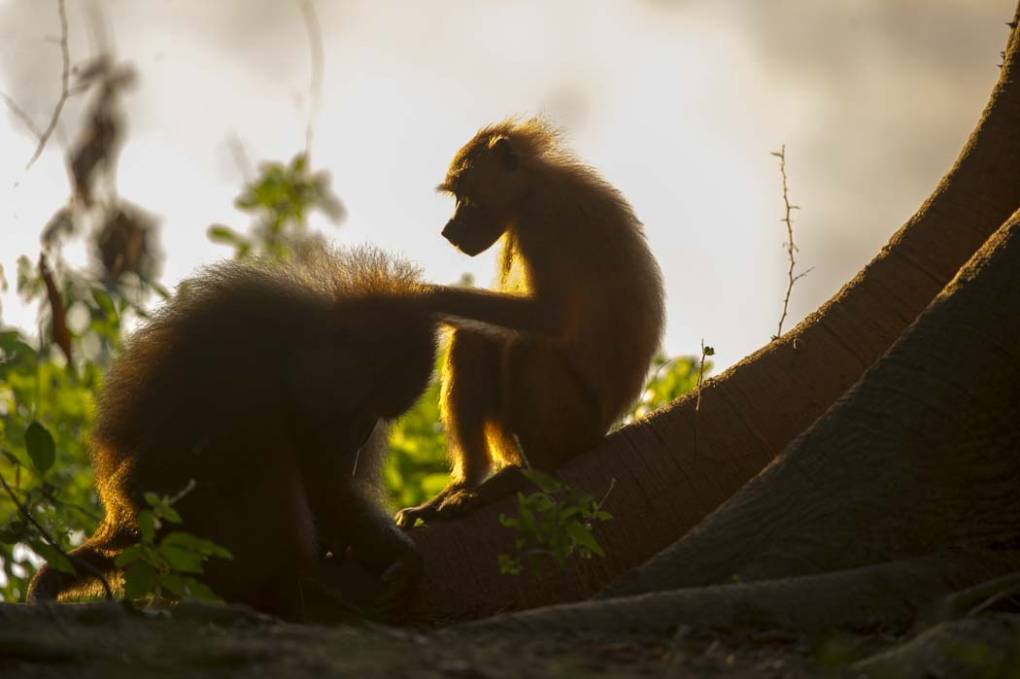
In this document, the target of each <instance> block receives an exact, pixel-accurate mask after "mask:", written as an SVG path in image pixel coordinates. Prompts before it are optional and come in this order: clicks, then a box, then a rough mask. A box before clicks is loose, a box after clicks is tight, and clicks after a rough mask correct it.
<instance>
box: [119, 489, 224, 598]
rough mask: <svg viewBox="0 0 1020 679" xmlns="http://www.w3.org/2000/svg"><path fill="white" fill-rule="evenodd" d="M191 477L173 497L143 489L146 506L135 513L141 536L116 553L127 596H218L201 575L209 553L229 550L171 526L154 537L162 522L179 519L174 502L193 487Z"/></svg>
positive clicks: (178, 521) (173, 521)
mask: <svg viewBox="0 0 1020 679" xmlns="http://www.w3.org/2000/svg"><path fill="white" fill-rule="evenodd" d="M194 485H195V484H194V481H192V482H191V483H189V484H188V487H187V488H185V489H184V490H183V491H181V492H180V493H179V494H178V495H177V496H175V497H172V498H170V497H166V496H162V497H161V496H159V495H156V494H155V493H145V502H146V504H148V505H149V509H143V510H142V511H140V512H139V513H138V531H139V534H140V537H141V539H140V540H139V542H138V543H137V544H135V545H132V546H131V547H128V548H127V549H125V550H124V551H123V552H121V553H120V554H119V555H117V559H116V564H117V565H118V566H120V567H121V568H123V569H124V595H125V597H127V598H128V599H131V600H134V599H141V598H146V597H154V598H156V599H161V598H164V597H166V596H170V597H171V598H175V597H178V598H185V597H187V598H191V599H201V600H205V601H220V600H221V599H220V598H219V597H218V596H216V594H215V593H214V592H213V591H212V590H211V589H209V587H207V586H206V585H204V584H202V583H201V582H200V581H199V580H198V579H196V578H195V576H196V575H201V574H202V572H203V570H204V565H205V562H206V560H207V559H209V558H210V557H213V556H215V557H219V558H221V559H232V558H233V556H232V555H231V554H230V552H229V551H228V550H226V549H224V548H223V547H220V546H219V545H217V544H216V543H214V542H211V541H209V540H205V539H202V538H199V537H195V536H194V535H191V534H190V533H185V532H184V531H180V530H175V531H170V532H168V533H166V534H165V535H163V537H162V538H160V539H159V541H158V542H157V540H156V537H157V535H159V531H160V529H161V528H162V526H163V524H164V523H174V524H177V523H180V522H181V516H180V514H178V513H177V510H175V509H174V507H173V505H174V503H175V502H176V501H177V500H179V499H180V498H182V497H183V496H184V495H185V494H187V493H188V492H190V491H191V489H192V488H194Z"/></svg>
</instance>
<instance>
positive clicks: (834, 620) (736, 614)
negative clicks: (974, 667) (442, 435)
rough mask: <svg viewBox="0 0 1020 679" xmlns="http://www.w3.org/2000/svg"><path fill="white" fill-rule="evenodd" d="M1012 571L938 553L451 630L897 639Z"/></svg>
mask: <svg viewBox="0 0 1020 679" xmlns="http://www.w3.org/2000/svg"><path fill="white" fill-rule="evenodd" d="M1018 566H1020V552H1017V551H1015V550H1014V551H1005V550H1000V551H984V552H978V553H956V554H954V553H947V554H941V555H937V556H933V557H927V558H923V559H914V560H905V561H895V562H890V563H883V564H880V565H876V566H868V567H864V568H857V569H851V570H844V571H836V572H833V573H824V574H821V575H808V576H802V577H796V578H780V579H775V580H766V581H763V582H749V583H748V582H738V583H726V584H719V585H712V586H708V587H694V588H690V589H677V590H673V591H670V592H654V593H650V594H640V595H634V596H626V597H620V598H617V599H612V600H609V601H598V600H592V601H584V602H580V603H572V604H562V605H559V606H547V607H544V608H538V609H534V610H529V611H520V612H517V613H509V614H505V615H497V616H494V617H491V618H486V619H485V620H478V621H475V622H471V623H467V624H464V625H460V626H458V627H456V628H454V629H456V630H458V631H459V632H472V633H473V632H485V633H490V632H491V633H496V634H526V635H534V636H543V635H544V636H546V637H554V636H557V635H563V634H579V635H590V634H596V635H600V634H601V635H625V634H637V635H669V634H673V633H675V632H676V631H677V629H678V628H680V627H682V626H688V627H691V628H695V629H699V628H700V629H704V628H716V629H718V628H730V629H733V628H739V629H762V630H765V629H768V630H775V629H780V630H793V631H797V632H817V631H821V630H826V629H832V628H854V629H863V630H871V629H874V628H875V627H881V628H882V630H884V631H886V632H903V631H905V630H906V629H907V628H909V627H910V625H911V624H912V623H913V622H914V621H915V619H916V616H917V613H918V611H919V610H923V609H925V608H926V607H928V606H930V605H931V604H932V602H933V601H936V600H938V599H942V598H944V597H947V596H949V595H951V594H952V593H953V592H955V591H957V590H959V589H961V588H965V587H968V586H970V585H972V584H974V583H975V582H979V581H983V580H986V579H988V578H994V577H996V576H999V575H1001V574H1003V573H1006V572H1009V571H1012V570H1014V569H1016V568H1017V567H1018Z"/></svg>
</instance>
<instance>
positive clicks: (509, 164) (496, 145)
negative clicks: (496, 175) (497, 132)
mask: <svg viewBox="0 0 1020 679" xmlns="http://www.w3.org/2000/svg"><path fill="white" fill-rule="evenodd" d="M491 148H492V152H493V153H495V154H496V156H497V157H498V158H499V160H500V162H502V163H503V167H504V168H506V169H507V170H509V171H510V172H513V171H514V170H516V169H517V166H518V165H520V157H519V156H518V155H517V149H515V148H514V145H513V144H512V143H510V140H509V139H507V138H506V137H499V138H498V139H496V141H494V142H492V146H491Z"/></svg>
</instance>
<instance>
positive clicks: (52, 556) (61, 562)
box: [28, 540, 74, 575]
mask: <svg viewBox="0 0 1020 679" xmlns="http://www.w3.org/2000/svg"><path fill="white" fill-rule="evenodd" d="M28 544H29V545H30V546H31V547H32V551H33V552H35V553H36V554H38V555H39V556H41V557H42V558H44V559H46V563H48V564H49V565H50V566H52V567H53V568H56V569H57V570H58V571H60V572H61V573H67V574H68V575H74V566H72V565H71V561H70V560H69V559H68V558H67V557H66V556H64V555H63V554H61V553H60V552H59V551H57V550H56V549H54V548H53V547H50V546H49V545H48V544H46V543H45V542H43V541H42V540H32V541H30V542H29V543H28Z"/></svg>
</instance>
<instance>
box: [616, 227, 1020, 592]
mask: <svg viewBox="0 0 1020 679" xmlns="http://www.w3.org/2000/svg"><path fill="white" fill-rule="evenodd" d="M1018 485H1020V209H1018V210H1017V211H1016V212H1015V213H1014V214H1013V216H1012V217H1011V218H1010V219H1009V220H1008V221H1007V222H1006V223H1005V224H1003V226H1002V227H1001V228H1000V229H999V230H998V231H997V232H996V233H995V235H994V236H992V238H990V239H989V240H988V242H987V243H986V244H985V245H984V246H983V247H982V248H981V250H979V251H978V253H977V254H976V255H975V256H974V257H973V258H972V259H971V261H970V262H969V263H968V265H967V266H966V267H964V269H963V270H961V271H960V273H959V275H958V276H957V277H956V278H955V279H954V281H953V282H952V283H951V284H950V285H949V286H948V287H947V288H946V290H945V291H943V292H942V293H941V294H940V295H939V296H938V298H936V300H935V301H934V302H933V303H932V305H931V307H930V308H929V309H928V310H927V311H926V312H925V313H924V314H923V315H922V316H921V317H920V318H919V319H918V320H917V322H916V323H915V324H914V325H913V326H911V328H910V329H909V330H908V331H907V332H906V333H904V335H903V337H902V338H901V339H900V340H899V341H898V342H897V343H896V344H895V345H894V346H893V347H892V349H890V351H889V353H888V354H886V355H885V356H884V357H882V358H881V359H880V360H879V361H878V362H877V363H876V364H875V365H874V366H872V368H871V369H869V370H868V372H867V373H866V374H865V376H864V377H863V378H862V380H861V381H860V382H859V383H858V384H857V385H855V386H854V388H853V389H852V390H850V391H849V392H848V393H847V394H846V395H845V396H843V397H842V398H841V399H840V400H839V401H838V402H837V403H836V405H834V406H833V407H832V409H830V410H829V412H828V413H826V415H825V416H824V417H823V418H821V419H820V420H819V421H818V422H816V423H815V424H814V426H812V427H811V428H810V429H808V430H807V431H806V432H804V434H802V435H801V436H799V437H798V438H797V439H796V440H795V441H794V442H793V443H792V444H790V446H789V447H788V448H787V449H786V450H785V451H784V452H783V454H782V455H781V456H780V457H779V459H777V460H776V461H775V462H774V463H773V464H772V465H771V466H770V467H769V468H768V469H766V470H765V471H764V472H763V473H762V474H761V475H760V476H758V477H757V478H755V479H754V480H753V481H751V482H750V483H748V484H747V485H746V486H744V488H743V489H741V490H740V492H738V493H737V494H736V495H734V496H733V497H732V498H731V499H730V500H729V501H728V502H727V503H726V504H725V505H723V506H722V507H721V508H720V509H719V510H718V511H716V512H715V513H714V514H712V516H710V517H709V518H708V519H706V520H705V521H704V522H703V523H702V524H701V525H699V526H698V528H697V529H696V530H695V531H693V532H691V533H690V534H688V535H687V536H686V537H684V538H683V539H682V540H680V541H679V542H677V543H676V544H675V545H673V546H672V547H670V548H668V549H666V550H664V551H663V552H662V553H660V554H659V555H658V556H656V557H655V558H654V559H652V560H651V561H649V562H648V563H647V564H645V565H644V566H642V567H641V568H639V569H636V570H635V571H633V572H631V573H628V574H627V575H626V576H624V577H623V578H621V580H620V581H619V582H617V583H616V584H614V585H613V586H612V587H610V588H609V590H608V591H607V592H606V595H607V596H610V595H620V594H637V593H641V592H648V591H657V590H663V589H674V588H679V587H693V586H700V585H707V584H713V583H720V582H728V581H729V580H730V578H732V577H737V578H739V579H741V580H762V579H769V578H776V577H790V576H796V575H804V574H809V573H819V572H826V571H834V570H841V569H846V568H855V567H858V566H861V565H865V564H874V563H878V562H882V561H888V560H894V559H903V558H911V557H918V556H922V555H925V554H930V553H932V552H935V551H937V550H944V549H947V548H950V547H956V548H960V549H967V548H968V547H973V546H975V545H980V546H988V545H992V544H994V543H996V542H997V541H998V542H1004V541H1012V540H1013V539H1015V538H1016V536H1017V535H1018V533H1020V495H1018V494H1017V492H1016V489H1017V487H1018Z"/></svg>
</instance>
